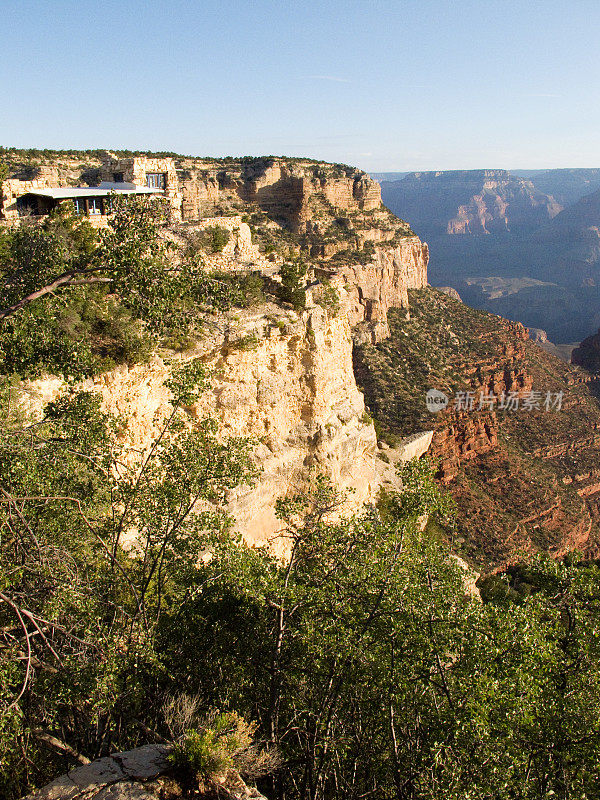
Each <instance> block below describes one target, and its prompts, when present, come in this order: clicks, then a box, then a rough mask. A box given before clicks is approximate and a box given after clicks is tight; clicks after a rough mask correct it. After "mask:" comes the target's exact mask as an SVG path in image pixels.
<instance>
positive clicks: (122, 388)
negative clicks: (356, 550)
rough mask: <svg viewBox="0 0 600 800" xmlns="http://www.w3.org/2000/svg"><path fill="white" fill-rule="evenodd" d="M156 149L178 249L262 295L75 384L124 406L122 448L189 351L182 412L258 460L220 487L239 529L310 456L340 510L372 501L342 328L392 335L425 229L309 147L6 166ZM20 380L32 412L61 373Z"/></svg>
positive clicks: (89, 172) (138, 175) (370, 448)
mask: <svg viewBox="0 0 600 800" xmlns="http://www.w3.org/2000/svg"><path fill="white" fill-rule="evenodd" d="M161 164H162V165H163V166H164V169H165V170H166V172H165V176H166V177H165V181H166V187H167V189H168V191H169V193H170V194H169V197H168V198H167V199H168V200H169V202H171V203H174V202H178V198H180V199H181V209H180V211H181V214H180V215H179V216H178V217H176V218H175V219H174V220H173V221H172V224H171V225H170V227H169V228H168V229H166V230H165V232H164V235H165V237H166V238H167V239H169V240H170V241H171V242H172V243H173V244H175V246H176V249H177V247H179V248H180V249H181V248H186V247H187V248H190V247H192V249H193V248H197V250H196V251H195V257H196V256H197V257H198V259H200V261H199V262H198V263H202V264H203V265H204V267H205V268H206V269H207V270H209V271H211V270H217V271H221V272H223V271H224V272H232V273H235V274H239V273H253V274H254V275H255V276H258V277H259V279H260V280H261V281H263V282H264V286H265V287H266V289H265V292H266V296H265V298H264V299H263V301H260V302H259V304H258V305H255V306H253V307H252V308H249V309H244V310H239V309H236V310H234V311H232V312H231V313H228V314H223V315H222V316H220V317H218V318H217V317H213V318H210V319H208V320H207V326H206V335H205V337H204V338H203V339H202V340H200V341H197V342H196V343H195V345H194V347H193V349H191V350H190V351H188V352H186V354H185V355H184V356H181V355H176V354H175V353H173V352H167V351H164V350H158V351H157V352H155V354H154V356H153V358H152V359H151V361H150V362H149V363H147V364H139V365H136V366H131V367H127V366H122V367H120V368H117V369H115V370H112V371H111V372H108V373H106V374H103V375H100V376H98V377H96V378H94V379H93V380H89V381H87V382H85V383H84V384H83V386H84V387H85V388H89V389H93V390H95V391H99V392H100V393H101V394H102V396H103V401H104V407H105V408H106V409H107V410H108V411H111V412H113V413H115V414H118V415H120V417H121V418H122V419H123V420H124V421H125V432H124V440H125V442H126V444H127V446H128V447H129V448H130V451H131V454H132V455H131V457H132V458H135V457H139V453H140V452H144V450H146V449H147V448H148V446H149V444H150V442H151V441H152V439H153V438H154V437H155V436H156V435H157V433H158V432H159V430H160V426H161V423H162V422H163V421H164V419H165V417H166V416H167V415H168V413H169V411H170V399H169V393H168V390H167V389H166V388H165V385H164V382H165V380H166V379H167V378H168V377H169V374H170V369H171V366H170V363H169V362H170V361H173V360H177V359H180V358H194V357H200V358H202V359H203V361H204V362H205V363H206V365H207V367H208V369H209V371H210V373H211V376H212V388H211V390H210V391H209V392H208V393H207V394H206V395H205V396H204V397H203V398H202V400H201V403H200V404H199V406H198V407H196V408H190V409H188V413H189V415H190V420H192V421H193V419H194V418H196V417H200V416H203V415H206V414H212V415H216V416H217V417H218V418H219V421H220V425H221V430H222V432H223V435H229V434H231V435H241V436H248V437H250V438H251V439H252V440H253V442H254V445H253V446H254V455H255V458H256V461H257V463H258V464H259V466H260V467H261V470H262V472H261V477H260V479H259V481H258V484H257V485H256V486H255V487H254V488H253V489H251V490H248V488H247V487H241V488H240V489H239V490H238V491H237V492H236V493H235V496H232V497H231V498H230V506H229V510H230V511H231V513H232V515H233V516H234V518H235V520H236V524H237V527H238V529H239V530H240V531H241V532H242V533H243V534H244V536H245V537H246V539H247V540H248V541H250V542H252V543H257V544H263V543H266V542H268V541H269V540H270V539H271V538H272V537H273V534H274V533H275V532H276V531H277V529H278V524H279V523H278V521H277V519H276V518H275V512H274V507H275V502H276V500H277V499H278V498H279V497H281V496H282V495H285V494H287V493H288V492H291V491H295V490H297V489H298V488H301V487H302V485H303V484H304V483H305V482H306V480H307V478H308V476H309V475H310V473H311V471H315V470H319V471H322V472H325V473H326V474H327V475H329V476H330V478H331V479H332V480H333V481H334V482H335V483H336V484H337V485H338V486H339V487H340V488H341V489H351V490H352V492H351V493H350V494H349V498H348V504H347V509H348V510H349V511H351V510H353V509H356V508H358V507H359V506H361V505H362V504H363V503H364V502H367V501H373V500H374V499H375V498H376V496H377V492H378V488H379V486H380V484H381V481H382V479H383V470H382V462H381V460H380V459H378V458H377V457H376V455H377V441H376V435H375V430H374V427H373V423H372V421H371V419H370V417H369V416H368V415H367V414H365V407H364V400H363V396H362V394H361V393H360V391H359V390H358V388H357V385H356V381H355V377H354V371H353V346H354V344H353V339H354V341H355V342H371V343H376V342H379V341H381V340H383V339H385V337H387V336H388V335H389V325H388V311H389V310H390V309H391V308H395V307H396V308H402V309H403V310H404V311H403V313H404V314H407V313H408V295H407V291H408V289H411V288H422V287H423V286H425V285H426V283H427V264H428V257H429V254H428V248H427V245H426V244H424V243H423V242H421V240H420V239H419V238H418V237H416V236H415V235H414V233H413V232H412V230H411V229H410V226H409V225H408V224H407V223H405V222H403V221H402V220H399V219H398V218H397V217H395V216H394V215H393V214H392V213H391V212H390V211H389V210H388V209H387V208H385V207H384V206H383V205H382V203H381V196H380V189H379V184H377V183H376V182H375V181H373V180H371V179H370V178H369V177H368V175H366V174H365V173H364V172H362V171H361V170H358V169H355V168H353V167H348V166H345V165H339V164H324V163H321V162H315V161H310V160H308V159H285V158H271V157H268V158H252V159H238V160H236V159H222V160H218V159H201V158H183V157H181V158H155V157H153V156H148V157H145V156H144V157H132V158H130V157H123V158H121V157H119V156H118V155H115V154H104V155H103V154H102V153H99V154H97V155H94V156H89V155H86V156H85V158H84V159H83V160H79V159H77V158H73V157H70V156H64V157H61V158H60V159H55V160H54V162H53V163H51V164H49V165H44V164H39V165H37V166H36V167H35V169H31V170H29V172H28V173H27V175H25V172H24V169H23V168H20V169H16V168H15V169H14V170H13V173H12V174H13V175H14V176H15V177H14V178H11V180H17V178H19V179H21V180H23V179H24V178H25V177H29V178H30V179H31V180H38V181H41V182H42V183H44V184H46V185H47V184H51V183H52V182H54V183H55V184H56V183H58V184H63V185H64V184H68V183H70V184H71V185H72V184H73V183H76V182H77V175H78V171H79V180H82V179H83V178H84V177H85V178H87V179H89V181H90V182H92V181H93V180H94V178H95V179H97V180H100V179H110V178H111V175H113V177H114V174H116V173H114V174H113V172H111V170H117V172H118V174H119V175H120V176H121V180H123V177H122V176H123V175H124V176H125V178H126V179H127V180H135V181H137V182H138V183H140V184H143V182H144V174H143V168H144V166H146V167H148V169H152V170H157V169H159V167H160V165H161ZM17 182H18V181H17ZM9 183H10V181H9ZM11 186H12V184H11ZM5 189H6V186H5ZM215 229H221V233H222V235H223V237H224V239H226V244H225V245H224V246H220V247H219V248H218V249H217V251H214V250H211V249H210V248H209V249H207V248H206V247H205V245H204V244H203V242H204V241H205V238H206V233H207V232H210V231H211V230H213V231H214V230H215ZM203 237H204V238H203ZM175 258H176V257H175ZM290 261H291V262H293V263H300V262H301V263H304V264H305V265H306V267H307V286H306V305H305V308H303V309H301V310H296V311H295V310H293V309H292V307H291V306H289V305H286V304H285V303H283V304H282V303H281V301H280V300H279V301H278V300H277V287H278V285H279V284H280V283H281V280H282V278H281V275H280V271H281V267H282V265H283V264H284V263H286V262H290ZM327 298H329V300H328V301H327ZM26 389H27V393H28V394H27V397H26V400H25V406H26V407H27V408H28V409H29V411H30V412H31V413H39V411H40V409H41V407H42V406H43V404H44V403H45V402H47V401H48V400H50V399H52V398H54V397H55V396H56V395H57V394H58V393H59V392H60V391H62V390H63V387H62V385H61V381H59V380H58V379H56V378H51V377H48V378H46V379H43V380H39V381H35V382H33V383H30V384H28V385H27V387H26ZM413 432H414V431H413ZM411 433H412V432H411ZM428 441H429V440H428ZM388 472H389V470H388ZM390 478H391V476H390V475H387V476H386V480H388V481H389V480H390Z"/></svg>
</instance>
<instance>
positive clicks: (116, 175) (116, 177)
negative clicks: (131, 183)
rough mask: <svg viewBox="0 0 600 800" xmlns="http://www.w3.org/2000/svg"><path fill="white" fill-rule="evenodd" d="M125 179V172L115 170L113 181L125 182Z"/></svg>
mask: <svg viewBox="0 0 600 800" xmlns="http://www.w3.org/2000/svg"><path fill="white" fill-rule="evenodd" d="M124 180H125V173H124V172H113V181H114V182H115V183H123V181H124Z"/></svg>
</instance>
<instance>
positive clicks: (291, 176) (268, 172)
mask: <svg viewBox="0 0 600 800" xmlns="http://www.w3.org/2000/svg"><path fill="white" fill-rule="evenodd" d="M179 182H180V186H181V189H182V192H183V216H184V219H198V218H201V217H203V216H205V215H206V213H207V212H209V211H210V210H211V206H213V205H214V204H217V203H219V202H231V201H232V200H235V198H236V197H237V198H238V199H239V200H242V201H243V202H244V203H251V204H255V205H257V206H258V207H259V208H261V209H262V210H263V211H264V212H265V213H267V214H268V215H269V216H271V217H273V218H274V219H279V220H280V221H283V222H284V223H285V224H286V225H287V226H288V227H289V228H290V229H291V230H293V231H294V232H295V233H304V232H305V231H306V227H307V223H308V222H309V221H310V220H311V218H312V214H311V208H310V200H311V198H312V197H313V196H315V195H321V196H322V198H323V199H324V200H325V201H326V202H327V203H329V204H331V205H332V206H334V207H335V208H337V209H341V210H346V211H347V210H350V209H351V210H360V211H370V210H374V209H377V208H379V206H380V205H381V192H380V188H379V184H378V183H376V182H375V181H373V180H371V179H370V178H369V177H368V176H367V175H366V174H365V173H364V172H361V171H360V170H357V169H353V168H351V167H339V168H336V166H335V165H332V164H316V163H315V162H311V161H308V160H306V161H302V160H298V161H289V160H286V159H255V160H251V161H241V162H235V161H233V162H232V163H230V164H229V163H228V164H226V165H224V164H219V163H217V164H214V163H211V162H203V161H202V160H201V159H193V160H189V159H183V160H180V162H179Z"/></svg>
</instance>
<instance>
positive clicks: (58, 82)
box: [0, 0, 600, 171]
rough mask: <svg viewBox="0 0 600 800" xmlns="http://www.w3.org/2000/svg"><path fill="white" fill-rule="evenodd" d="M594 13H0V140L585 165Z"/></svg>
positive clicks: (411, 1)
mask: <svg viewBox="0 0 600 800" xmlns="http://www.w3.org/2000/svg"><path fill="white" fill-rule="evenodd" d="M599 35H600V1H599V0H560V1H558V0H544V2H538V0H521V2H514V1H513V0H484V1H483V2H482V1H480V0H462V1H461V2H453V1H452V2H451V1H450V0H407V1H406V2H403V1H402V0H322V2H315V1H314V0H308V1H306V0H305V1H304V2H303V1H302V0H296V2H293V1H292V0H238V1H237V2H232V1H231V0H229V1H228V0H221V2H216V1H215V0H0V144H3V145H5V146H11V145H12V146H18V147H49V148H111V147H112V148H125V149H132V150H133V149H135V150H137V149H140V150H142V149H149V150H173V151H176V152H181V153H188V154H194V155H215V156H221V155H260V154H286V155H297V156H311V157H315V158H321V159H325V160H328V161H341V162H345V163H350V164H356V165H358V166H361V167H363V168H364V169H367V170H371V171H392V170H417V169H418V170H421V169H475V168H481V167H490V168H492V167H493V168H498V167H504V168H515V169H516V168H521V169H524V168H532V169H535V168H543V167H567V166H570V167H576V166H580V167H591V166H595V167H597V166H600V152H598V139H599V132H600V102H599V92H600V48H599V46H598V41H599Z"/></svg>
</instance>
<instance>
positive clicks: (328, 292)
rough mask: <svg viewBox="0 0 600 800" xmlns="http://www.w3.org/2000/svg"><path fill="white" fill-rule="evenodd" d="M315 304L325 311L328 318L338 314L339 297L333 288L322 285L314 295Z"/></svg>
mask: <svg viewBox="0 0 600 800" xmlns="http://www.w3.org/2000/svg"><path fill="white" fill-rule="evenodd" d="M315 302H317V303H318V304H319V305H320V306H321V307H322V308H324V309H325V311H327V314H328V315H329V317H337V315H338V314H339V313H340V295H339V292H338V291H337V289H336V288H335V286H331V285H327V284H324V285H323V286H322V287H321V288H320V291H319V292H317V293H316V297H315Z"/></svg>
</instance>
